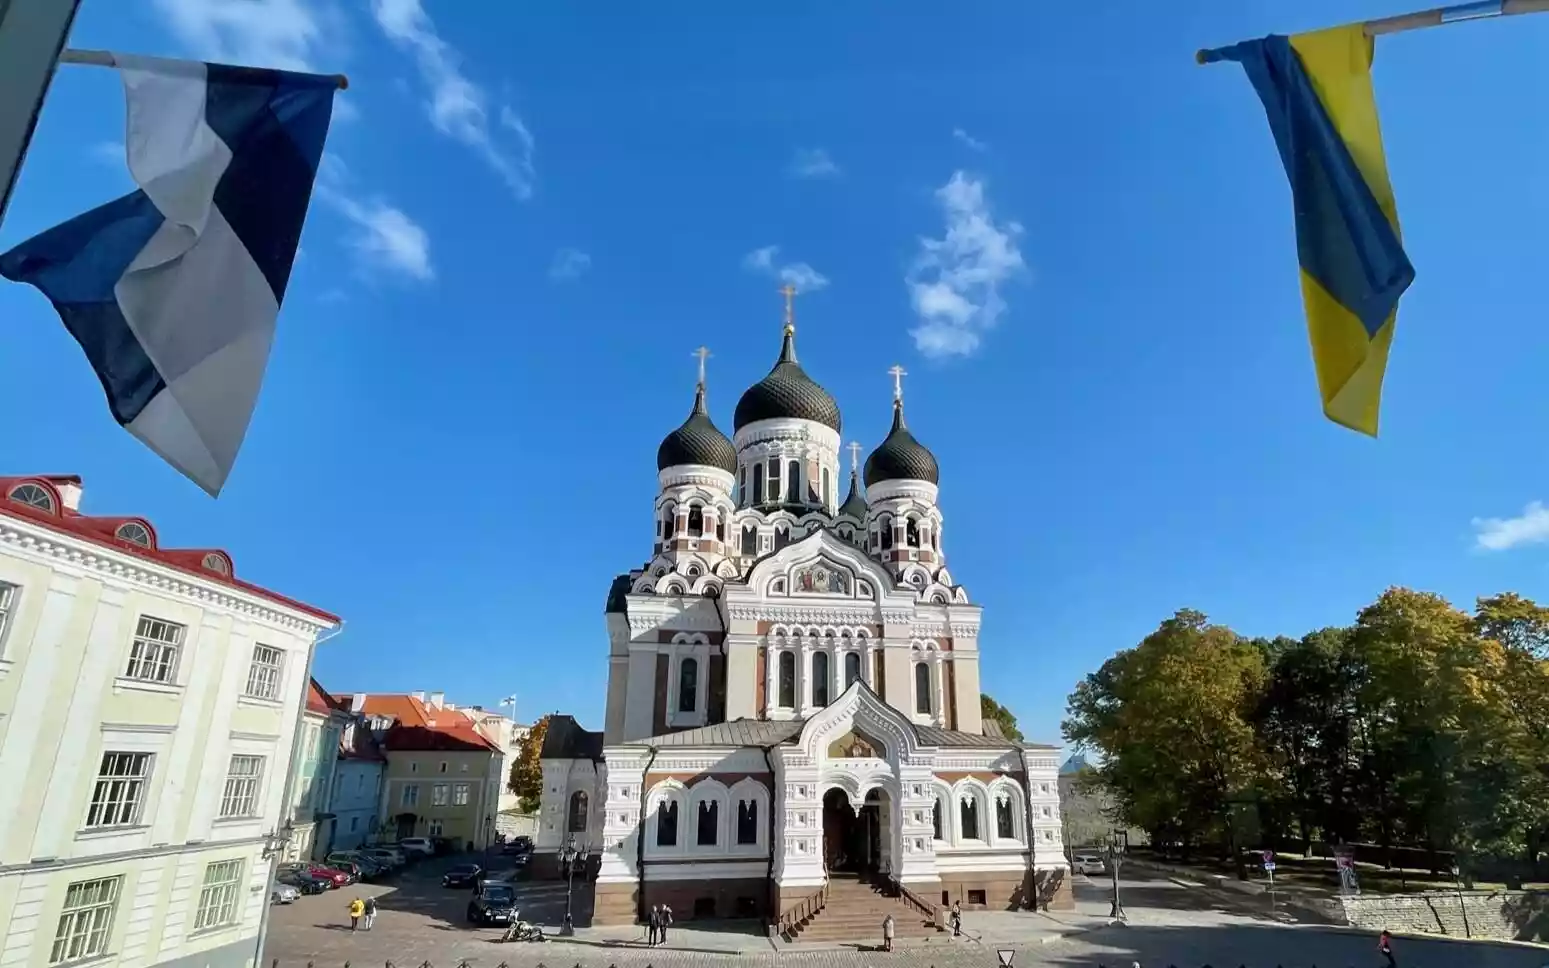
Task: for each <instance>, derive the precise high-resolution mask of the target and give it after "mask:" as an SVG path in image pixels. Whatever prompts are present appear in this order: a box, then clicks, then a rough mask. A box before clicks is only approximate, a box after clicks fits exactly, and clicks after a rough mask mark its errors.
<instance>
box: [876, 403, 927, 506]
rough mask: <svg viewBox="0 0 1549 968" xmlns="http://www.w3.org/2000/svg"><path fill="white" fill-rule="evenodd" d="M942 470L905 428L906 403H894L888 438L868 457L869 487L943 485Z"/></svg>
mask: <svg viewBox="0 0 1549 968" xmlns="http://www.w3.org/2000/svg"><path fill="white" fill-rule="evenodd" d="M940 479H941V468H940V466H939V465H937V463H936V455H935V454H932V453H931V452H930V451H928V450H926V449H925V447H924V446H923V445H922V444H921V443H920V442H919V441H918V440H915V439H914V434H911V433H910V432H909V428H908V427H906V426H904V403H903V400H901V399H899V398H897V397H895V398H894V400H893V429H892V430H890V431H888V435H887V439H885V440H883V441H882V445H881V446H880V447H878V448H877V449H876V450H874V451H872V452H871V456H870V457H868V458H866V486H867V487H870V486H871V485H873V484H878V483H881V482H882V481H927V482H929V483H931V484H939V483H940V482H941V480H940Z"/></svg>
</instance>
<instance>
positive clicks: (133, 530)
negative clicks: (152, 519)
mask: <svg viewBox="0 0 1549 968" xmlns="http://www.w3.org/2000/svg"><path fill="white" fill-rule="evenodd" d="M113 537H115V538H117V539H118V540H120V541H127V542H129V543H130V544H132V545H139V546H140V547H142V548H149V547H150V546H151V529H150V528H147V527H146V526H145V525H143V524H141V523H140V522H138V521H125V522H124V523H123V524H121V525H119V526H118V530H117V531H114V532H113Z"/></svg>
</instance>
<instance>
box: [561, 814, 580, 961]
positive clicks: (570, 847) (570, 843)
mask: <svg viewBox="0 0 1549 968" xmlns="http://www.w3.org/2000/svg"><path fill="white" fill-rule="evenodd" d="M579 856H580V854H579V852H577V850H576V849H575V834H571V835H570V839H569V840H567V841H565V843H564V845H563V846H562V847H560V848H559V871H560V876H562V877H563V878H564V879H565V923H564V924H561V925H560V926H559V936H560V937H561V938H569V937H572V936H574V935H575V922H574V921H573V920H572V919H571V916H570V910H571V908H570V900H571V893H572V892H573V890H574V888H575V869H576V861H577V858H578V857H579Z"/></svg>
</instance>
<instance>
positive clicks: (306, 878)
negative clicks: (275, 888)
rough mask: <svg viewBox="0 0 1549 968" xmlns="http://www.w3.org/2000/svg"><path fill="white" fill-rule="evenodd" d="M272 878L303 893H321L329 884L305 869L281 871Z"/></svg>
mask: <svg viewBox="0 0 1549 968" xmlns="http://www.w3.org/2000/svg"><path fill="white" fill-rule="evenodd" d="M274 879H275V880H277V881H279V882H280V883H281V884H289V885H290V886H291V887H294V888H295V889H296V890H298V891H300V892H301V893H303V894H322V893H323V892H324V891H326V890H328V888H329V886H330V885H329V883H328V882H327V881H325V880H323V879H322V878H321V877H313V876H312V875H311V874H308V873H306V872H305V871H281V872H280V873H278V874H276V875H275V876H274Z"/></svg>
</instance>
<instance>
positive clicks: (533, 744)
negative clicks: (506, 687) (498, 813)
mask: <svg viewBox="0 0 1549 968" xmlns="http://www.w3.org/2000/svg"><path fill="white" fill-rule="evenodd" d="M548 732H549V717H547V716H544V717H543V718H542V719H540V720H538V721H537V722H536V723H533V724H532V726H531V727H530V728H529V729H528V730H527V735H526V736H523V737H522V742H521V748H520V749H519V750H518V751H517V754H516V760H515V761H514V762H512V764H511V776H510V779H509V780H508V782H507V787H508V788H509V789H510V791H511V792H512V793H514V794H516V796H517V798H518V799H517V809H518V810H520V811H521V812H522V813H535V812H537V810H538V805H539V803H540V801H541V800H542V797H543V761H542V755H543V738H544V737H545V736H546V735H548Z"/></svg>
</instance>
